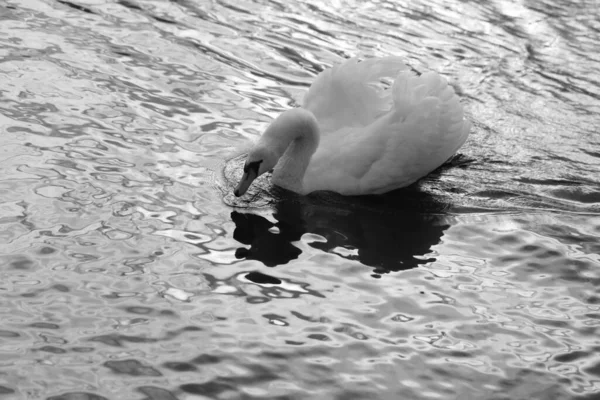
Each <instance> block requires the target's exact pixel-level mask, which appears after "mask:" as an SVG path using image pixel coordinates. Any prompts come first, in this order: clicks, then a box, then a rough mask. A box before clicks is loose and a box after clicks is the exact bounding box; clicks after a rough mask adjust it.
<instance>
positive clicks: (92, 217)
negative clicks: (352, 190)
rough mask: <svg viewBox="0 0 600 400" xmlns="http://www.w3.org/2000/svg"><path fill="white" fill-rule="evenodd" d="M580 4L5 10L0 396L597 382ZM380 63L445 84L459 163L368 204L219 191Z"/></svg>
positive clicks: (366, 394) (598, 191) (597, 310)
mask: <svg viewBox="0 0 600 400" xmlns="http://www.w3.org/2000/svg"><path fill="white" fill-rule="evenodd" d="M597 15H598V5H597V3H596V1H595V0H588V1H562V0H561V1H558V0H553V1H550V0H547V1H537V0H536V1H527V0H521V1H516V0H515V1H500V0H493V1H492V0H486V1H478V2H469V1H459V0H453V1H433V2H432V1H427V2H425V1H423V2H420V1H413V2H410V3H407V4H397V2H393V1H369V2H364V1H354V0H336V1H332V2H328V3H323V2H320V1H312V0H301V1H297V2H277V1H261V0H252V1H235V2H234V1H225V0H218V1H199V0H178V1H164V0H154V1H135V0H117V1H106V0H85V1H84V0H73V1H67V0H19V1H16V0H9V1H8V2H5V3H3V4H2V5H0V52H1V58H0V60H1V63H0V130H1V131H0V144H1V146H0V224H1V228H0V241H1V242H0V243H1V245H0V258H1V264H0V265H1V266H0V321H2V323H1V324H0V395H1V396H0V397H2V398H3V399H4V398H6V399H29V398H31V399H40V398H43V399H69V400H73V399H128V400H129V399H192V398H194V399H344V400H346V399H367V398H368V399H438V398H443V399H447V398H455V399H580V400H583V399H595V398H597V397H598V396H600V357H599V356H598V354H599V352H600V340H599V339H598V337H600V332H599V327H600V289H599V287H600V255H599V254H600V178H599V177H600V137H599V136H598V132H597V129H598V128H597V127H598V126H599V125H600V117H598V115H600V101H599V100H600V81H599V80H598V76H597V70H598V68H597V66H598V65H599V64H598V62H599V61H600V56H599V54H600V22H599V20H598V18H597ZM384 55H399V56H402V57H405V59H406V60H407V63H409V64H410V65H411V67H413V68H414V69H415V70H417V71H426V70H428V69H434V70H437V71H440V73H442V74H443V75H444V76H446V77H447V78H448V79H449V81H450V82H451V83H452V84H453V86H454V87H455V89H456V91H457V92H458V93H459V94H460V97H461V100H462V102H463V104H464V106H465V109H466V113H467V115H468V118H469V119H471V120H472V121H473V124H474V128H473V131H472V134H471V137H470V138H469V140H468V141H467V143H466V144H465V146H464V147H463V148H462V149H461V150H460V153H461V156H460V158H459V159H458V162H456V163H455V164H454V165H451V166H448V167H446V168H443V169H441V170H440V171H437V172H436V173H434V174H432V175H431V176H429V177H428V178H427V179H425V180H423V181H421V182H420V183H418V184H417V185H414V186H413V187H410V188H407V189H404V190H401V191H398V192H395V193H392V194H390V195H387V196H382V197H364V198H351V199H348V198H342V197H339V196H333V195H331V194H316V195H312V196H308V197H300V196H296V195H294V194H290V193H287V192H285V191H281V190H277V189H274V188H272V187H271V186H270V185H269V184H268V181H263V182H262V184H261V185H258V186H257V187H256V188H254V189H253V190H252V192H251V194H250V195H249V196H248V197H246V198H245V199H241V200H240V199H235V198H234V197H233V195H232V193H231V191H232V187H233V185H234V182H233V180H234V178H235V177H236V176H237V175H236V174H239V169H238V168H237V166H239V163H240V158H239V155H240V154H241V153H243V151H244V150H245V149H247V148H248V146H249V145H250V143H251V141H252V140H254V139H256V138H257V137H258V136H259V135H260V133H261V132H262V131H263V130H264V128H265V127H266V126H267V124H268V123H269V121H271V120H272V119H273V118H274V117H275V116H277V115H278V114H279V113H280V112H281V111H283V110H285V109H288V108H290V107H293V106H296V105H298V104H299V103H300V102H301V99H302V96H303V94H304V93H305V92H306V90H307V88H308V86H309V85H310V83H311V82H312V80H313V79H314V77H315V76H316V74H318V73H319V72H320V71H322V70H323V69H325V68H327V67H329V66H331V65H333V64H335V63H338V62H340V61H342V60H343V59H344V58H348V57H351V56H364V57H369V56H384ZM229 160H231V161H229ZM461 160H462V161H463V162H461Z"/></svg>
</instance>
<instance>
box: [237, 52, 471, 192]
mask: <svg viewBox="0 0 600 400" xmlns="http://www.w3.org/2000/svg"><path fill="white" fill-rule="evenodd" d="M386 79H387V82H388V83H389V81H390V79H393V83H391V86H390V85H389V84H387V85H386V84H385V82H386ZM470 129H471V123H470V121H467V120H465V119H464V117H463V107H462V105H461V104H460V102H459V100H458V96H457V95H456V94H455V93H454V89H453V88H452V87H451V86H449V85H448V83H447V81H446V79H445V78H444V77H442V76H440V75H439V74H438V73H436V72H426V73H423V74H421V75H420V76H417V75H416V74H415V73H414V72H412V71H411V70H410V69H409V67H408V66H407V65H406V64H405V63H404V62H403V61H402V59H401V58H400V57H394V56H389V57H383V58H371V59H366V60H363V61H359V60H358V59H356V58H351V59H348V60H346V61H345V62H343V63H341V64H339V65H337V66H334V67H333V68H330V69H327V70H325V71H323V72H321V73H320V74H319V75H318V76H317V78H316V79H315V81H314V83H313V84H312V85H311V87H310V88H309V90H308V92H307V94H306V96H305V97H304V100H303V104H302V107H299V108H294V109H290V110H287V111H284V112H283V113H282V114H281V115H279V116H278V117H277V118H276V119H275V120H273V122H272V123H271V124H270V125H269V127H268V128H267V129H266V131H265V132H264V133H263V135H262V136H261V137H260V139H259V140H258V142H257V143H256V144H255V145H254V146H253V147H252V149H251V150H250V151H249V153H248V156H247V159H246V162H245V164H244V173H243V175H242V178H241V180H240V182H239V184H238V185H237V188H236V189H235V190H234V194H235V196H238V197H239V196H242V195H243V194H244V193H246V191H247V190H248V188H249V187H250V185H251V184H252V182H253V181H254V180H255V179H256V178H257V177H258V176H260V175H262V174H264V173H265V172H268V171H271V170H272V171H273V174H272V178H271V182H272V183H273V184H275V185H277V186H280V187H282V188H285V189H288V190H291V191H294V192H296V193H299V194H302V195H305V194H308V193H311V192H314V191H317V190H329V191H333V192H337V193H340V194H342V195H362V194H382V193H386V192H389V191H391V190H394V189H398V188H401V187H404V186H407V185H410V184H411V183H413V182H415V181H417V180H418V179H420V178H422V177H424V176H425V175H427V174H428V173H430V172H431V171H433V170H434V169H436V168H437V167H439V166H440V165H442V164H443V163H444V162H445V161H447V160H448V159H449V158H450V157H451V156H452V155H453V154H454V153H455V152H456V150H458V148H459V147H461V146H462V145H463V143H464V142H465V140H466V139H467V136H468V135H469V130H470Z"/></svg>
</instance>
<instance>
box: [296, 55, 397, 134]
mask: <svg viewBox="0 0 600 400" xmlns="http://www.w3.org/2000/svg"><path fill="white" fill-rule="evenodd" d="M407 70H408V67H407V66H406V65H405V64H404V62H402V59H401V58H400V57H384V58H372V59H367V60H364V61H359V60H358V59H356V58H351V59H349V60H347V61H345V62H343V63H342V64H340V65H337V66H334V67H333V68H330V69H327V70H325V71H323V72H321V74H319V76H317V78H316V79H315V81H314V83H313V84H312V85H311V87H310V89H309V90H308V92H307V93H306V95H305V97H304V101H303V107H304V108H306V109H307V110H309V111H311V112H312V113H313V114H314V115H315V117H316V118H317V121H319V126H320V128H321V134H322V135H323V136H325V135H328V134H329V133H331V132H335V131H338V130H339V129H342V128H344V127H356V126H361V127H363V126H367V125H368V124H370V123H372V122H373V121H374V120H375V119H377V118H378V117H379V116H381V115H382V114H384V113H385V112H387V111H388V110H389V109H390V106H391V103H392V100H391V96H390V91H389V90H382V89H381V88H380V87H378V84H380V83H381V80H382V79H384V78H392V79H393V78H394V77H396V76H397V75H398V73H400V72H401V71H407Z"/></svg>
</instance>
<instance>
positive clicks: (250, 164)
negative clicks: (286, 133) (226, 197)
mask: <svg viewBox="0 0 600 400" xmlns="http://www.w3.org/2000/svg"><path fill="white" fill-rule="evenodd" d="M278 160H279V155H277V154H275V153H274V152H273V151H271V150H269V149H268V148H266V147H264V146H260V145H257V146H256V147H254V148H253V149H252V150H251V151H250V153H248V158H247V159H246V164H244V175H243V176H242V179H241V180H240V183H239V184H238V186H237V188H236V189H235V191H234V192H233V194H235V195H236V196H237V197H239V196H242V195H243V194H244V193H246V191H247V190H248V188H249V187H250V185H251V184H252V182H253V181H254V180H255V179H256V178H258V177H259V176H261V175H262V174H264V173H265V172H269V171H270V170H272V169H273V168H274V167H275V165H276V164H277V161H278Z"/></svg>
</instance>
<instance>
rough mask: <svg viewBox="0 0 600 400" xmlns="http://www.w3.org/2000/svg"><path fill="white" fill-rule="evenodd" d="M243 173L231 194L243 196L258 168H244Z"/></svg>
mask: <svg viewBox="0 0 600 400" xmlns="http://www.w3.org/2000/svg"><path fill="white" fill-rule="evenodd" d="M244 170H245V171H244V175H243V176H242V180H241V181H240V183H238V186H237V188H236V189H235V190H234V191H233V194H235V195H236V197H240V196H243V195H244V193H246V191H247V190H248V188H249V187H250V185H251V184H252V182H254V180H255V179H256V177H257V176H258V168H244Z"/></svg>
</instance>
